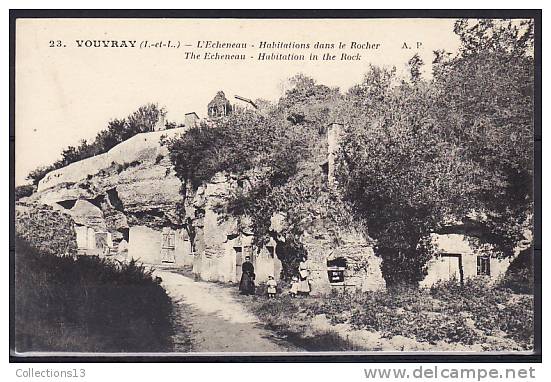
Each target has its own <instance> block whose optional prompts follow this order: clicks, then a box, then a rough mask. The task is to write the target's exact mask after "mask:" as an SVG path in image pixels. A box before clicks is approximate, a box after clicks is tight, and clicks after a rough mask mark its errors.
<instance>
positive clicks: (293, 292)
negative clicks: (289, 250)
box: [289, 276, 299, 297]
mask: <svg viewBox="0 0 551 382" xmlns="http://www.w3.org/2000/svg"><path fill="white" fill-rule="evenodd" d="M298 286H299V282H298V277H297V276H293V281H292V282H291V290H290V291H289V293H290V294H291V297H296V296H297V293H298Z"/></svg>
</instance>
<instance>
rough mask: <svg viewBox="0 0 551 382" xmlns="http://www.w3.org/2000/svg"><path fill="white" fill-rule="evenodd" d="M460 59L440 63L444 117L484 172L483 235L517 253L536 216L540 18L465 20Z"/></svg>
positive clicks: (459, 25) (480, 197) (459, 29)
mask: <svg viewBox="0 0 551 382" xmlns="http://www.w3.org/2000/svg"><path fill="white" fill-rule="evenodd" d="M455 32H456V33H457V34H458V35H459V37H460V40H461V42H462V45H461V50H460V54H459V55H457V56H456V57H451V58H450V57H449V56H448V57H447V58H446V57H441V58H440V59H439V60H438V61H437V62H436V63H435V65H434V77H435V80H434V84H435V88H436V91H437V93H438V96H437V98H436V100H437V101H438V110H439V111H440V112H439V114H438V118H439V119H440V120H441V124H442V126H445V129H446V134H447V135H448V139H449V140H453V141H454V142H455V144H456V145H458V146H461V147H462V150H463V155H464V156H465V157H466V158H468V159H469V160H472V161H473V162H475V163H477V165H479V166H480V167H481V168H482V169H483V171H481V173H480V175H479V178H478V179H477V182H478V183H479V184H488V187H481V188H479V192H478V194H477V195H476V201H477V206H476V209H477V210H478V211H480V212H481V213H482V214H483V216H484V218H483V219H479V224H480V227H481V236H482V237H483V238H484V239H485V240H486V241H490V242H492V243H493V244H495V245H496V246H497V247H498V248H499V250H500V251H502V252H503V253H504V254H505V255H511V254H512V252H513V249H514V248H515V246H516V244H517V243H518V242H519V241H520V240H522V239H524V238H525V233H526V231H531V226H532V218H533V160H534V157H533V150H534V149H533V136H534V132H533V126H534V109H533V107H534V106H533V105H534V98H533V97H534V58H533V22H532V21H531V20H525V21H511V20H508V21H507V20H503V21H498V20H480V21H478V22H475V23H473V22H469V21H467V20H459V21H458V22H456V24H455Z"/></svg>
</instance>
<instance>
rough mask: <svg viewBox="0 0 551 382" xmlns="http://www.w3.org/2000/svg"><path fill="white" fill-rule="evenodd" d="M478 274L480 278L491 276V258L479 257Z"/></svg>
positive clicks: (477, 259)
mask: <svg viewBox="0 0 551 382" xmlns="http://www.w3.org/2000/svg"><path fill="white" fill-rule="evenodd" d="M476 274H477V275H478V276H490V256H478V257H477V258H476Z"/></svg>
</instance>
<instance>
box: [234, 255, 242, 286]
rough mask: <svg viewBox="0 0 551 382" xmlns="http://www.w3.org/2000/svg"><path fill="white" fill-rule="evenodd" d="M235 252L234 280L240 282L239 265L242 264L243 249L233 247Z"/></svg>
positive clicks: (240, 271)
mask: <svg viewBox="0 0 551 382" xmlns="http://www.w3.org/2000/svg"><path fill="white" fill-rule="evenodd" d="M233 250H234V252H235V279H236V280H237V281H239V280H241V273H242V270H241V265H242V264H243V248H241V247H233Z"/></svg>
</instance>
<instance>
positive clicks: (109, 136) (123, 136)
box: [27, 103, 174, 185]
mask: <svg viewBox="0 0 551 382" xmlns="http://www.w3.org/2000/svg"><path fill="white" fill-rule="evenodd" d="M165 115H166V111H165V110H164V108H160V107H159V106H158V105H157V104H153V103H149V104H147V105H144V106H141V107H139V108H138V110H136V111H135V112H133V113H132V114H130V115H129V116H128V117H127V118H126V119H124V118H123V119H113V120H111V121H109V123H108V125H107V129H105V130H102V131H100V132H99V133H98V134H97V135H96V137H95V138H94V140H93V141H92V142H88V141H86V140H81V141H80V144H79V145H78V146H69V147H67V148H66V149H64V150H63V151H62V152H61V159H59V160H57V161H56V162H54V163H53V164H51V165H49V166H42V167H39V168H37V169H35V170H33V171H31V172H30V173H29V175H28V176H27V179H28V180H31V181H32V182H33V184H34V185H38V182H40V180H41V179H42V178H43V177H44V176H45V175H46V174H47V173H48V172H50V171H53V170H56V169H58V168H61V167H65V166H67V165H69V164H71V163H74V162H77V161H79V160H82V159H85V158H90V157H92V156H94V155H98V154H102V153H105V152H107V151H109V150H110V149H112V148H113V147H115V146H116V145H118V144H119V143H121V142H123V141H125V140H127V139H129V138H131V137H133V136H134V135H136V134H138V133H143V132H148V131H153V129H154V127H155V125H156V124H157V122H158V121H159V119H160V118H163V117H164V116H165ZM170 127H174V126H172V125H170Z"/></svg>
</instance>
